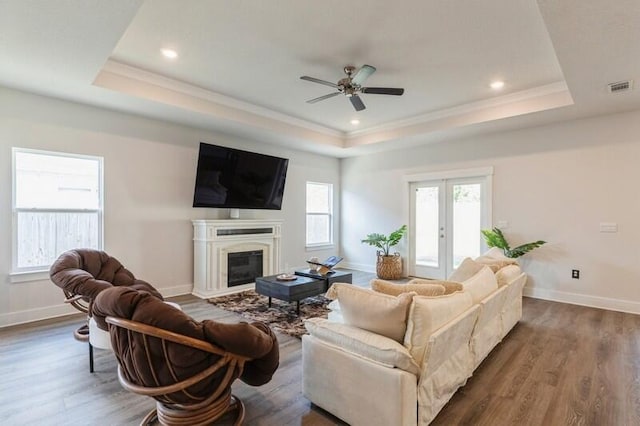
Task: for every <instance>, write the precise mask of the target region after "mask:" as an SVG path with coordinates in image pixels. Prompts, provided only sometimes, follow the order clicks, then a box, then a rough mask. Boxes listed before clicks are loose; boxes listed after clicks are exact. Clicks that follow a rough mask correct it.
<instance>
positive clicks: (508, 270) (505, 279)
mask: <svg viewBox="0 0 640 426" xmlns="http://www.w3.org/2000/svg"><path fill="white" fill-rule="evenodd" d="M521 274H522V269H520V266H518V265H508V266H505V267H504V268H502V269H500V270H499V271H498V272H496V281H498V287H502V286H505V285H507V284H509V283H511V282H512V281H513V280H515V279H516V278H518V277H519V276H520V275H521Z"/></svg>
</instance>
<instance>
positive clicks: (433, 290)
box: [370, 279, 445, 296]
mask: <svg viewBox="0 0 640 426" xmlns="http://www.w3.org/2000/svg"><path fill="white" fill-rule="evenodd" d="M370 284H371V289H372V290H373V291H377V292H378V293H384V294H389V295H391V296H398V295H399V294H402V293H409V292H412V291H413V292H415V293H416V294H417V295H419V296H442V295H443V294H444V293H445V288H444V286H443V285H440V284H437V283H435V284H432V283H428V282H427V281H424V282H420V283H411V282H408V283H407V284H396V283H392V282H390V281H385V280H379V279H373V280H371V283H370Z"/></svg>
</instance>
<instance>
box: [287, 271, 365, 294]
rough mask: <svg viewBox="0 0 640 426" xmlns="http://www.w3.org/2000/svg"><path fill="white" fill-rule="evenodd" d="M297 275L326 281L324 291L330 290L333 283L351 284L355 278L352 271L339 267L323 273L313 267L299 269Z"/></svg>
mask: <svg viewBox="0 0 640 426" xmlns="http://www.w3.org/2000/svg"><path fill="white" fill-rule="evenodd" d="M295 274H296V275H300V276H301V277H309V278H315V279H316V280H323V281H324V291H327V290H329V287H331V285H332V284H333V283H349V284H351V282H352V280H353V276H352V275H351V272H346V271H341V270H339V269H335V270H333V271H332V272H330V273H328V274H326V275H322V274H320V273H318V272H317V271H312V270H311V269H298V270H296V272H295Z"/></svg>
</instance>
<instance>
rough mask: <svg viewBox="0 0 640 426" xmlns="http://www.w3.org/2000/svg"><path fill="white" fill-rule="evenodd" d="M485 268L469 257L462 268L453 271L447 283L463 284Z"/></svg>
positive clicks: (461, 265) (463, 262) (462, 264)
mask: <svg viewBox="0 0 640 426" xmlns="http://www.w3.org/2000/svg"><path fill="white" fill-rule="evenodd" d="M483 266H485V265H484V264H482V263H480V262H476V261H475V260H473V259H471V258H470V257H467V258H465V259H464V260H463V261H462V263H461V264H460V266H458V268H457V269H456V270H455V271H453V273H452V274H451V275H449V278H447V281H455V282H459V283H461V282H463V281H465V280H467V279H469V278H471V277H472V276H474V275H475V274H477V273H478V272H480V269H482V267H483Z"/></svg>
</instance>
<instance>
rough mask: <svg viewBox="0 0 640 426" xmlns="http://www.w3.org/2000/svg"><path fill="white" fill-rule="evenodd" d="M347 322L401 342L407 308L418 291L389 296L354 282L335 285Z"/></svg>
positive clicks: (334, 288)
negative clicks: (355, 284) (356, 284)
mask: <svg viewBox="0 0 640 426" xmlns="http://www.w3.org/2000/svg"><path fill="white" fill-rule="evenodd" d="M332 288H333V290H334V291H335V293H336V295H337V298H338V301H339V302H340V310H341V312H342V316H343V318H344V321H345V323H346V324H350V325H353V326H355V327H359V328H362V329H364V330H368V331H371V332H373V333H378V334H381V335H383V336H386V337H388V338H390V339H393V340H395V341H397V342H402V339H403V338H404V333H405V331H406V328H407V311H408V309H409V305H410V304H411V299H412V298H413V296H414V295H415V293H403V294H400V295H399V296H395V297H394V296H389V295H388V294H382V293H378V292H375V291H373V290H369V289H366V288H361V287H358V286H354V285H351V284H342V283H335V284H334V285H333V286H332Z"/></svg>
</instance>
